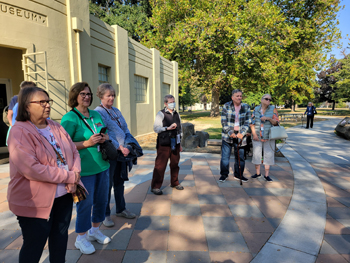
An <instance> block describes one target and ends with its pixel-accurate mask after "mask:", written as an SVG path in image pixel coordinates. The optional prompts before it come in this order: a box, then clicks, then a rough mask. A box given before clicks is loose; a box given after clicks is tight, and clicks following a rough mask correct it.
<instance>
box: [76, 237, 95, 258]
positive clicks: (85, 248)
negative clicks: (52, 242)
mask: <svg viewBox="0 0 350 263" xmlns="http://www.w3.org/2000/svg"><path fill="white" fill-rule="evenodd" d="M74 245H75V247H76V248H77V249H79V250H80V252H81V253H83V254H86V255H90V254H92V253H94V252H95V248H94V246H93V245H92V244H91V243H90V241H89V240H87V239H86V238H83V239H81V240H80V241H78V237H77V239H76V240H75V244H74Z"/></svg>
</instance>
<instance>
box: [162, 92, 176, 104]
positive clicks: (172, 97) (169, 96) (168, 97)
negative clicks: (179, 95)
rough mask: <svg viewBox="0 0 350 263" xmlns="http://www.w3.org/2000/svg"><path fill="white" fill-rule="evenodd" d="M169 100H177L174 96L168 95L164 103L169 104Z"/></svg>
mask: <svg viewBox="0 0 350 263" xmlns="http://www.w3.org/2000/svg"><path fill="white" fill-rule="evenodd" d="M169 99H174V100H175V98H174V96H173V95H170V94H168V95H165V96H164V103H168V100H169Z"/></svg>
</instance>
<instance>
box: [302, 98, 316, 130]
mask: <svg viewBox="0 0 350 263" xmlns="http://www.w3.org/2000/svg"><path fill="white" fill-rule="evenodd" d="M305 114H306V117H307V122H306V129H309V124H310V128H311V129H312V127H314V117H315V114H317V111H316V107H315V106H314V105H313V104H312V102H309V103H308V104H307V107H306V111H305V112H304V115H305Z"/></svg>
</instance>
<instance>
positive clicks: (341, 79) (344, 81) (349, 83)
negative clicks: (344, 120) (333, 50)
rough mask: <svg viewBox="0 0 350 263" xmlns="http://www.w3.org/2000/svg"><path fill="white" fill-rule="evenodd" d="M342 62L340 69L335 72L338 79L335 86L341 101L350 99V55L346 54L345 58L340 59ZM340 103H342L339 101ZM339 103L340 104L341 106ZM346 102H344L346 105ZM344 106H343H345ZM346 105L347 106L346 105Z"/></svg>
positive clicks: (337, 96)
mask: <svg viewBox="0 0 350 263" xmlns="http://www.w3.org/2000/svg"><path fill="white" fill-rule="evenodd" d="M339 62H340V63H341V67H340V69H339V70H338V71H337V72H335V73H334V74H333V76H334V78H335V79H336V83H335V85H334V86H335V87H336V88H337V92H336V94H335V96H336V98H337V99H339V101H340V102H343V101H346V100H347V101H349V100H350V55H348V56H345V57H344V58H343V59H341V60H339ZM339 104H340V103H339ZM339 104H338V106H339ZM344 104H345V103H343V106H344ZM343 106H341V107H342V108H343ZM344 107H345V106H344Z"/></svg>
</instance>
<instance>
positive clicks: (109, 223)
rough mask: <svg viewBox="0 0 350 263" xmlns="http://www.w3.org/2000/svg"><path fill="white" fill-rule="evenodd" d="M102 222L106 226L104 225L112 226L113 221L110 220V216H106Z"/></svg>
mask: <svg viewBox="0 0 350 263" xmlns="http://www.w3.org/2000/svg"><path fill="white" fill-rule="evenodd" d="M103 224H104V225H105V226H106V227H112V226H114V222H113V220H112V218H111V217H110V216H106V218H105V220H103Z"/></svg>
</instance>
